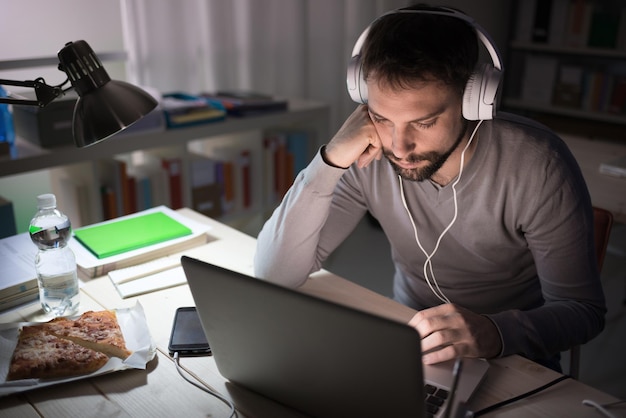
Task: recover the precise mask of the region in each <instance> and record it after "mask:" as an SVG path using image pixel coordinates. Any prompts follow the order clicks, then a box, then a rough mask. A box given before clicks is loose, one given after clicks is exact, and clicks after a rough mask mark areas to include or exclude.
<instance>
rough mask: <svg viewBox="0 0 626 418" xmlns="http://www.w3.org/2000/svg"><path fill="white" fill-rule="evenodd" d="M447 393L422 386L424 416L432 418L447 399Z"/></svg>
mask: <svg viewBox="0 0 626 418" xmlns="http://www.w3.org/2000/svg"><path fill="white" fill-rule="evenodd" d="M449 394H450V392H449V391H447V390H445V389H442V388H438V387H436V386H433V385H429V384H428V383H426V384H425V385H424V397H425V399H424V401H425V404H426V416H427V417H434V416H435V415H436V414H437V412H438V411H439V410H440V409H441V407H442V406H443V404H444V403H445V402H446V399H448V395H449Z"/></svg>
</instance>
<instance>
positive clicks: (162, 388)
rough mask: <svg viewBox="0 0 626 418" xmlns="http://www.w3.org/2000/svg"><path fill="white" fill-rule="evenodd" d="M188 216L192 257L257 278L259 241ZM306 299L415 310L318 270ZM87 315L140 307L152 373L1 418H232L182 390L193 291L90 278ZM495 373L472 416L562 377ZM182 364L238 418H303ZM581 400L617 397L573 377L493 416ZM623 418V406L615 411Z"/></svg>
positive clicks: (17, 407)
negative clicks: (185, 327)
mask: <svg viewBox="0 0 626 418" xmlns="http://www.w3.org/2000/svg"><path fill="white" fill-rule="evenodd" d="M180 212H181V213H183V214H185V215H186V216H189V217H192V218H194V219H196V220H199V221H202V222H207V223H209V224H211V225H212V227H213V228H212V229H211V230H210V231H209V233H210V235H211V236H212V237H214V238H215V240H213V241H211V242H210V243H208V244H206V245H204V246H203V247H201V249H194V250H191V251H187V252H186V253H193V255H194V256H196V257H197V258H201V259H204V260H207V261H211V262H213V263H215V264H219V265H222V266H224V267H228V268H232V269H235V270H238V271H240V272H243V273H248V274H250V273H251V272H252V255H253V254H254V249H255V239H254V238H251V237H249V236H247V235H245V234H242V233H241V232H238V231H236V230H234V229H232V228H229V227H227V226H225V225H223V224H221V223H219V222H216V221H214V220H211V219H209V218H206V217H204V216H202V215H199V214H198V213H196V212H193V211H191V210H189V209H182V210H181V211H180ZM302 291H304V292H307V293H310V294H315V295H318V296H321V297H325V298H328V299H331V300H335V301H337V302H340V303H345V304H348V305H351V306H354V307H357V308H359V309H364V310H368V311H371V312H376V313H378V314H381V315H384V316H388V317H391V318H396V319H399V320H403V321H408V319H409V318H410V317H411V316H412V315H413V311H412V310H411V309H409V308H407V307H405V306H403V305H400V304H398V303H396V302H394V301H392V300H390V299H388V298H385V297H383V296H380V295H378V294H376V293H373V292H371V291H369V290H367V289H364V288H362V287H360V286H358V285H356V284H354V283H352V282H349V281H347V280H344V279H341V278H339V277H337V276H335V275H333V274H330V273H328V272H320V273H317V274H315V275H313V277H312V278H311V279H310V280H309V281H308V282H307V283H306V284H305V285H304V286H303V288H302ZM81 292H82V294H81V310H82V311H85V310H89V309H102V308H108V309H113V308H121V307H126V306H133V305H134V304H135V303H136V301H139V302H140V303H141V304H142V306H143V308H144V310H145V314H146V318H147V321H148V326H149V328H150V332H151V334H152V336H153V338H154V340H155V342H156V344H157V347H158V354H157V357H156V358H155V360H154V361H152V362H151V363H149V365H148V368H147V370H145V371H144V370H127V371H121V372H116V373H112V374H109V375H104V376H100V377H96V378H91V379H86V380H81V381H78V382H73V383H65V384H62V385H58V386H53V387H48V388H43V389H39V390H34V391H29V392H25V393H22V394H20V395H12V396H8V397H4V398H0V417H11V418H15V417H41V416H44V417H64V418H65V417H73V416H80V417H103V416H116V417H144V416H150V417H161V416H178V417H185V418H192V417H207V416H211V417H217V418H219V417H225V416H227V415H228V408H227V407H226V405H225V404H223V403H222V402H221V401H219V400H217V399H216V398H214V397H212V396H210V395H207V394H205V393H204V392H202V391H200V390H199V389H197V388H195V387H193V386H191V385H190V384H189V383H187V382H185V381H184V380H183V379H182V378H181V377H180V376H179V375H178V374H177V372H176V370H175V368H174V364H173V362H172V360H171V359H170V357H169V356H168V354H167V343H168V339H169V334H170V329H171V325H172V319H173V317H174V311H175V310H176V308H178V307H179V306H189V305H193V298H192V296H191V293H190V291H189V288H188V287H187V286H186V285H183V286H178V287H173V288H170V289H166V290H161V291H158V292H153V293H149V294H145V295H141V296H138V297H134V298H129V299H121V298H120V297H119V295H118V293H117V292H116V291H115V288H114V287H113V285H112V284H111V282H110V280H109V279H108V277H101V278H97V279H94V280H91V281H89V282H87V283H85V285H84V286H83V288H82V290H81ZM40 315H41V313H40V311H39V305H38V304H33V305H29V306H26V307H23V308H21V309H19V310H16V311H11V312H9V313H4V314H2V315H0V322H3V323H4V322H15V321H23V320H33V319H37V318H40V317H41V316H40ZM490 363H491V365H492V367H491V368H490V370H489V372H488V375H487V377H486V379H485V381H484V383H483V385H482V387H481V388H480V389H479V390H478V392H477V393H476V394H475V396H474V397H473V398H472V400H471V402H470V407H471V408H472V409H474V410H478V409H481V408H483V407H486V406H489V405H491V404H493V403H496V402H498V401H501V400H503V399H508V398H510V397H513V396H516V395H518V394H520V393H523V392H526V391H528V390H531V389H534V388H536V387H538V386H541V385H542V384H545V383H547V382H549V381H550V380H552V379H554V378H556V377H558V376H559V375H558V373H555V372H554V371H552V370H549V369H547V368H545V367H542V366H540V365H538V364H536V363H533V362H531V361H529V360H526V359H524V358H522V357H520V356H510V357H506V358H502V359H497V360H492V361H490ZM181 364H182V365H183V366H184V367H185V368H186V369H187V370H188V371H190V372H191V373H192V374H193V375H195V376H197V377H199V378H200V379H201V380H202V381H203V382H205V383H207V384H208V385H209V386H211V387H212V388H214V389H216V390H218V391H219V392H220V393H222V394H224V395H225V396H226V397H228V398H230V399H232V400H234V401H235V404H236V405H237V409H238V412H239V417H241V418H244V417H272V418H280V417H298V416H300V415H298V414H296V413H294V412H293V411H290V410H287V409H286V408H284V407H282V406H280V405H278V404H276V403H274V402H272V401H271V400H269V399H266V398H263V397H260V396H258V395H255V394H253V393H251V392H249V391H247V390H245V389H243V388H240V387H235V386H233V385H232V384H230V383H228V382H227V381H226V380H225V379H224V378H223V377H222V376H221V375H220V374H219V372H218V371H217V367H216V365H215V362H214V360H213V358H212V357H199V358H183V359H182V360H181ZM583 399H593V400H594V401H596V402H599V403H605V402H612V401H616V400H617V399H616V398H614V397H613V396H610V395H608V394H605V393H603V392H601V391H598V390H596V389H594V388H591V387H589V386H586V385H584V384H582V383H580V382H578V381H575V380H572V379H568V380H565V381H563V382H561V383H558V384H557V385H555V386H553V387H551V388H550V389H548V390H546V391H544V392H541V393H539V394H537V395H534V396H533V397H530V398H527V399H525V400H523V401H521V402H518V403H515V404H512V405H509V406H507V407H504V408H502V409H500V410H497V411H494V412H493V413H492V414H490V415H488V416H499V417H500V416H501V417H542V418H544V417H590V416H591V417H593V416H599V415H598V414H597V413H596V412H595V411H593V410H592V409H591V408H589V407H586V406H583V405H582V404H581V401H582V400H583ZM611 411H612V412H613V413H615V414H616V416H620V414H621V415H623V416H626V405H622V406H620V407H619V408H613V409H611Z"/></svg>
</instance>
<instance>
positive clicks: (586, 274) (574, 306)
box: [489, 149, 606, 359]
mask: <svg viewBox="0 0 626 418" xmlns="http://www.w3.org/2000/svg"><path fill="white" fill-rule="evenodd" d="M558 155H559V156H557V155H556V154H555V155H554V156H553V158H552V159H551V161H552V164H550V165H549V166H548V167H546V169H545V172H543V173H540V174H542V175H541V176H537V177H538V178H540V179H541V183H540V184H535V187H533V188H531V189H530V192H529V193H528V195H527V197H528V199H527V200H526V205H525V206H526V209H525V215H524V217H523V219H522V226H521V229H522V231H523V234H524V236H525V238H526V242H527V244H528V247H529V249H530V251H531V252H532V255H533V259H534V261H535V266H536V270H537V276H538V278H539V281H540V283H541V292H542V296H543V301H544V303H543V304H542V305H540V306H536V307H535V308H532V309H528V310H523V311H522V310H507V311H503V312H500V313H497V314H492V315H489V317H490V318H491V319H492V321H493V322H494V323H495V324H496V326H497V327H498V330H499V332H500V335H501V337H502V343H503V348H502V352H501V355H509V354H514V353H519V354H523V355H525V356H527V357H529V358H531V359H534V358H548V357H550V356H553V355H554V354H556V353H558V352H560V351H565V350H567V349H569V348H571V347H572V346H575V345H579V344H583V343H585V342H587V341H589V340H590V339H592V338H593V337H595V336H596V335H597V334H599V333H600V332H601V331H602V329H603V327H604V315H605V313H606V305H605V300H604V293H603V290H602V285H601V282H600V275H599V269H598V265H597V261H596V255H595V247H594V238H593V212H592V210H591V203H590V198H589V195H588V192H587V189H586V185H585V182H584V179H583V178H582V175H581V173H580V171H579V170H578V166H577V164H576V163H575V160H574V159H573V157H572V156H571V155H570V154H569V152H568V151H567V150H563V149H562V150H560V152H559V154H558ZM564 167H565V168H564ZM564 173H565V174H564Z"/></svg>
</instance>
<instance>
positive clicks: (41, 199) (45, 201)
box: [37, 193, 57, 209]
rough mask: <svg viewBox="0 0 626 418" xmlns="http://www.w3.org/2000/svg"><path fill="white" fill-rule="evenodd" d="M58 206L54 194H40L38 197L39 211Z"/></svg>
mask: <svg viewBox="0 0 626 418" xmlns="http://www.w3.org/2000/svg"><path fill="white" fill-rule="evenodd" d="M56 206H57V198H56V196H55V195H53V194H52V193H46V194H40V195H39V196H37V208H38V209H52V208H55V207H56Z"/></svg>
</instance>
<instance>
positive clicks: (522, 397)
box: [473, 375, 570, 417]
mask: <svg viewBox="0 0 626 418" xmlns="http://www.w3.org/2000/svg"><path fill="white" fill-rule="evenodd" d="M569 378H570V376H567V375H563V376H560V377H558V378H556V379H554V380H552V381H551V382H548V383H546V384H545V385H543V386H540V387H538V388H536V389H533V390H531V391H528V392H526V393H522V394H521V395H518V396H515V397H513V398H510V399H506V400H504V401H502V402H498V403H496V404H493V405H491V406H488V407H486V408H483V409H481V410H478V411H476V412H474V415H473V416H474V417H478V416H481V415H485V414H487V413H489V412H491V411H493V410H495V409H498V408H501V407H503V406H505V405H508V404H511V403H513V402H517V401H519V400H521V399H524V398H527V397H529V396H532V395H534V394H536V393H539V392H541V391H542V390H546V389H548V388H549V387H551V386H554V385H556V384H557V383H559V382H561V381H563V380H565V379H569Z"/></svg>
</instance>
